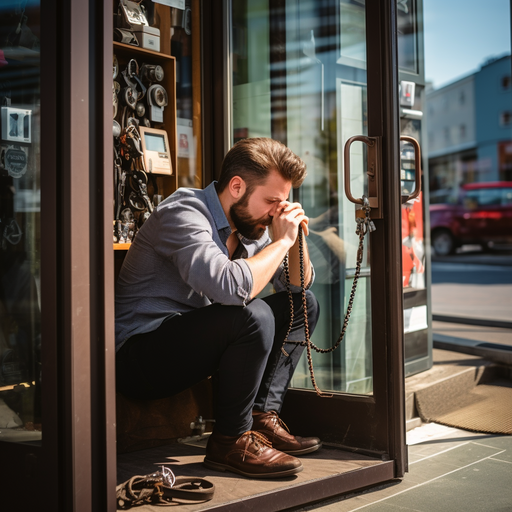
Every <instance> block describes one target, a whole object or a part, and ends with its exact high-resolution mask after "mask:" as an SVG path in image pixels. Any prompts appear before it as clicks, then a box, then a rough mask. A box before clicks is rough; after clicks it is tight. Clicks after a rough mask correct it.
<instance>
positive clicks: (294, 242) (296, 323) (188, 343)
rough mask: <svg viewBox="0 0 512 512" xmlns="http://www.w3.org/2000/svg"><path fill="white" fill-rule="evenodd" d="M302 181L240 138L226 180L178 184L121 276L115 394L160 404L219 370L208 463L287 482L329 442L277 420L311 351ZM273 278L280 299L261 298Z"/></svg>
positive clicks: (272, 154) (276, 156) (280, 148)
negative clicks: (298, 194) (301, 237)
mask: <svg viewBox="0 0 512 512" xmlns="http://www.w3.org/2000/svg"><path fill="white" fill-rule="evenodd" d="M305 176H306V168H305V165H304V163H303V162H302V160H301V159H300V158H299V157H297V156H296V155H295V154H294V153H293V152H292V151H290V150H289V149H288V148H287V147H286V146H284V145H283V144H281V143H280V142H277V141H274V140H272V139H267V138H253V139H251V138H249V139H244V140H241V141H240V142H238V143H237V144H235V145H234V146H233V148H232V149H231V150H230V151H229V152H228V153H227V155H226V157H225V159H224V161H223V164H222V170H221V175H220V178H219V182H218V183H216V182H214V183H212V184H210V185H209V186H208V187H206V188H205V189H204V190H198V189H187V188H180V189H179V190H177V191H176V192H175V193H174V194H172V195H171V196H170V197H168V198H167V199H166V200H165V201H163V202H162V203H160V204H159V205H158V207H157V208H156V209H155V211H154V212H153V213H152V215H151V216H150V217H149V219H148V220H147V221H146V222H145V223H144V225H143V226H142V228H141V229H140V231H139V232H138V234H137V236H136V237H135V240H134V242H133V243H132V246H131V247H130V250H129V251H128V253H127V255H126V258H125V261H124V263H123V267H122V269H121V272H120V275H119V279H118V282H117V289H116V349H117V354H116V366H117V371H116V374H117V389H118V391H119V392H121V393H123V394H125V395H126V396H129V397H134V398H143V399H156V398H163V397H166V396H170V395H173V394H176V393H179V392H180V391H183V390H184V389H186V388H188V387H190V386H192V385H194V384H195V383H197V382H199V381H201V380H202V379H204V378H206V377H208V376H211V375H216V377H217V379H218V389H217V396H216V400H215V403H216V409H215V420H216V422H215V428H214V431H213V433H212V435H211V437H210V438H209V440H208V445H207V448H206V457H205V460H204V463H205V465H207V466H208V467H210V468H214V469H217V470H221V471H226V470H228V471H233V472H236V473H239V474H242V475H244V476H248V477H253V478H254V477H255V478H258V477H260V478H272V477H275V478H277V477H284V476H289V475H293V474H295V473H298V472H299V471H301V470H302V463H301V462H300V460H298V459H297V458H296V457H295V455H302V454H305V453H310V452H313V451H315V450H317V449H318V448H320V446H321V442H320V440H319V439H318V438H316V437H307V438H304V437H299V436H293V435H292V434H290V433H289V432H288V431H287V429H286V428H285V425H284V423H283V422H282V421H281V420H280V418H279V416H278V414H279V412H280V410H281V407H282V404H283V399H284V396H285V393H286V390H287V389H288V385H289V383H290V380H291V378H292V376H293V372H294V370H295V368H296V366H297V363H298V361H299V358H300V356H301V354H302V352H303V350H304V346H303V345H301V344H300V341H302V340H304V315H303V306H302V296H301V293H300V292H301V288H300V282H301V279H300V264H299V241H298V227H299V225H302V227H303V232H304V234H306V235H307V231H308V217H306V215H305V214H304V210H303V209H302V207H301V205H300V204H299V203H291V202H289V201H288V197H289V194H290V190H291V188H292V187H295V188H296V187H298V186H300V184H301V183H302V182H303V180H304V178H305ZM269 228H270V231H271V234H270V233H269ZM287 254H288V255H289V256H288V262H289V264H288V268H289V271H288V272H286V271H284V270H283V260H284V258H285V256H286V255H287ZM303 259H304V261H303V262H302V263H303V268H304V282H305V283H306V289H307V292H306V301H307V307H308V320H309V330H310V332H313V330H314V328H315V325H316V323H317V320H318V314H319V308H318V303H317V301H316V299H315V297H314V295H313V293H312V292H311V291H310V290H309V289H308V288H309V287H310V286H311V284H312V280H313V268H312V265H311V263H310V259H309V254H308V251H307V245H306V243H305V242H304V257H303ZM287 274H289V281H290V289H291V291H292V296H293V322H292V323H290V322H291V313H292V311H291V310H292V305H291V302H290V298H289V295H288V293H287V291H286V284H285V283H286V275H287ZM269 282H270V283H272V285H273V287H274V289H275V291H276V293H274V294H271V295H269V296H266V297H263V298H257V297H256V296H257V295H258V294H259V293H260V292H262V291H263V290H264V288H265V287H266V286H267V285H268V283H269ZM285 339H286V341H285ZM283 343H284V347H283ZM282 348H284V350H281V349H282Z"/></svg>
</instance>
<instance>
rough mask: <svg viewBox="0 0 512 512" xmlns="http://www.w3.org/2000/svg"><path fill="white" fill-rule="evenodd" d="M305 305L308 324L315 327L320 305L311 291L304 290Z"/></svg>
mask: <svg viewBox="0 0 512 512" xmlns="http://www.w3.org/2000/svg"><path fill="white" fill-rule="evenodd" d="M306 304H307V306H308V320H309V323H310V324H314V325H316V323H317V322H318V317H319V316H320V303H319V302H318V300H317V298H316V296H315V294H314V293H313V292H312V291H311V290H306Z"/></svg>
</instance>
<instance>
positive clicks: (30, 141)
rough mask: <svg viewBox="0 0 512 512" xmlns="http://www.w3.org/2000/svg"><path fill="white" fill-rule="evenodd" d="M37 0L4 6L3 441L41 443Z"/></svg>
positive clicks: (0, 154) (0, 157)
mask: <svg viewBox="0 0 512 512" xmlns="http://www.w3.org/2000/svg"><path fill="white" fill-rule="evenodd" d="M39 12H40V8H39V2H38V1H34V0H29V1H28V2H2V4H1V5H0V20H1V22H0V106H1V140H0V189H1V192H0V194H1V196H0V441H12V442H26V441H35V440H40V439H41V365H40V350H41V330H40V317H41V315H40V293H39V282H40V275H41V269H40V262H41V258H40V254H41V251H40V242H41V240H40V233H41V230H40V212H41V206H40V198H41V194H40V190H41V189H40V115H39V111H40V87H39V77H40V52H39V18H40V17H39Z"/></svg>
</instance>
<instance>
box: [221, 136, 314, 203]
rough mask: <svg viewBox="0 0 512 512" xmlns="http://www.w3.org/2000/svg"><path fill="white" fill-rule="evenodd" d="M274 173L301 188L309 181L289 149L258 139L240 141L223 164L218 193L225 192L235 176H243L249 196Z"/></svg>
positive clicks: (300, 163) (300, 164) (270, 140)
mask: <svg viewBox="0 0 512 512" xmlns="http://www.w3.org/2000/svg"><path fill="white" fill-rule="evenodd" d="M273 169H275V170H276V171H277V172H278V173H279V174H280V175H281V176H282V177H283V178H284V179H285V180H288V181H290V182H291V183H292V187H293V188H297V187H299V186H300V185H301V184H302V182H303V181H304V178H305V177H306V164H305V163H304V162H303V161H302V160H301V159H300V158H299V157H298V156H297V155H296V154H295V153H294V152H293V151H292V150H290V149H289V148H287V147H286V146H285V145H284V144H282V143H281V142H279V141H277V140H273V139H269V138H266V137H255V138H248V139H242V140H240V141H238V142H237V143H236V144H235V145H234V146H233V147H232V148H231V149H230V150H229V151H228V153H227V154H226V156H225V157H224V161H223V162H222V168H221V171H220V178H219V183H218V185H217V191H218V192H222V191H223V190H224V189H225V188H226V187H227V186H228V184H229V182H230V181H231V178H233V177H234V176H240V178H242V179H243V180H244V181H245V183H246V185H247V192H249V193H250V192H252V190H253V189H254V187H255V186H256V185H262V184H263V183H264V182H265V181H266V179H267V177H268V175H269V174H270V172H271V171H272V170H273Z"/></svg>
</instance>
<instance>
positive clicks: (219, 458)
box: [204, 430, 302, 478]
mask: <svg viewBox="0 0 512 512" xmlns="http://www.w3.org/2000/svg"><path fill="white" fill-rule="evenodd" d="M204 465H205V466H206V467H208V468H210V469H216V470H218V471H233V472H234V473H238V474H240V475H244V476H248V477H250V478H281V477H285V476H290V475H295V474H296V473H299V472H300V471H302V463H301V461H300V460H299V459H296V458H295V457H292V456H291V455H286V454H285V453H282V452H279V451H277V450H275V449H274V448H272V447H271V446H270V442H269V441H268V439H266V438H265V437H264V436H262V435H261V434H259V433H258V432H253V431H251V430H249V431H248V432H245V433H244V434H242V435H241V436H238V437H231V436H223V435H222V434H219V433H217V432H213V434H212V435H211V436H210V439H208V444H207V445H206V457H205V458H204Z"/></svg>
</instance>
